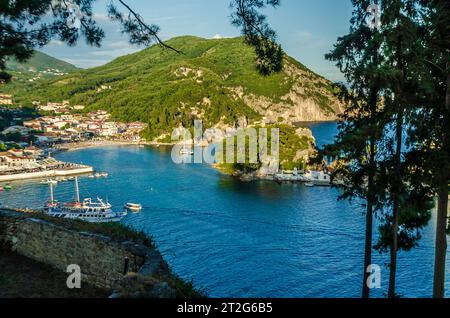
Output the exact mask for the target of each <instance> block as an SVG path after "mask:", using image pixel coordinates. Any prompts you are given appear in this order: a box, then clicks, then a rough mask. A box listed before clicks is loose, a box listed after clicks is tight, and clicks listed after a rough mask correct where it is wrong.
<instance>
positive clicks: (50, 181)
mask: <svg viewBox="0 0 450 318" xmlns="http://www.w3.org/2000/svg"><path fill="white" fill-rule="evenodd" d="M41 184H53V185H56V184H58V181H57V180H51V179H47V180H42V181H41Z"/></svg>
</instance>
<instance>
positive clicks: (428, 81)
mask: <svg viewBox="0 0 450 318" xmlns="http://www.w3.org/2000/svg"><path fill="white" fill-rule="evenodd" d="M420 2H421V5H422V6H423V7H424V8H425V12H424V14H423V16H422V23H423V25H424V30H425V34H424V37H423V42H422V44H423V48H424V50H423V52H424V56H423V58H422V63H421V64H420V66H421V67H422V68H423V71H422V73H421V78H420V79H421V85H420V90H421V94H422V97H423V99H422V107H421V108H419V109H417V112H416V113H415V114H414V116H411V120H410V122H411V129H410V135H411V138H410V143H411V144H414V145H415V151H414V152H413V153H411V155H410V160H411V161H412V162H415V163H416V165H417V170H418V172H420V173H421V175H422V176H423V181H422V182H424V183H427V184H430V185H431V186H432V187H433V190H434V193H435V194H436V195H437V197H438V207H437V224H436V246H435V271H434V289H433V296H434V297H435V298H444V296H445V293H444V291H445V272H446V255H447V237H446V232H448V220H449V217H448V212H447V211H448V193H449V187H448V185H449V182H450V1H448V0H421V1H420Z"/></svg>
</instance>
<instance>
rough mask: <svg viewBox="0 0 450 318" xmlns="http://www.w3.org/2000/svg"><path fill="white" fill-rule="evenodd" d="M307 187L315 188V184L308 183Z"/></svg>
mask: <svg viewBox="0 0 450 318" xmlns="http://www.w3.org/2000/svg"><path fill="white" fill-rule="evenodd" d="M305 186H306V187H308V188H313V187H314V186H315V184H314V183H312V182H307V183H305Z"/></svg>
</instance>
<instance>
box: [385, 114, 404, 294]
mask: <svg viewBox="0 0 450 318" xmlns="http://www.w3.org/2000/svg"><path fill="white" fill-rule="evenodd" d="M395 130H396V133H395V134H396V139H397V149H396V152H395V160H394V162H395V163H394V164H395V168H394V169H395V176H394V182H395V183H394V186H393V208H392V242H391V250H390V252H391V263H390V266H389V290H388V297H389V298H395V297H396V293H395V279H396V276H397V252H398V222H399V212H400V196H401V192H402V175H401V159H402V157H401V156H402V139H403V111H400V113H399V114H398V118H397V123H396V128H395Z"/></svg>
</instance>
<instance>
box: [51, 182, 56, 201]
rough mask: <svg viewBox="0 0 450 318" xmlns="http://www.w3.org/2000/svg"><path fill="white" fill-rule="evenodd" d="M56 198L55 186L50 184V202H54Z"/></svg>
mask: <svg viewBox="0 0 450 318" xmlns="http://www.w3.org/2000/svg"><path fill="white" fill-rule="evenodd" d="M54 201H55V198H54V197H53V184H51V183H50V202H52V203H53V202H54Z"/></svg>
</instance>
